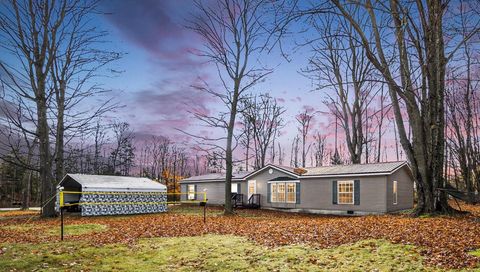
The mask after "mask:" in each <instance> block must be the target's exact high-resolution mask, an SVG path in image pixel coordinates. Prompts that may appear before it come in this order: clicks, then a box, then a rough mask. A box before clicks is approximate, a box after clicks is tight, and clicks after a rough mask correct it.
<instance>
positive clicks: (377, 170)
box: [182, 161, 408, 183]
mask: <svg viewBox="0 0 480 272" xmlns="http://www.w3.org/2000/svg"><path fill="white" fill-rule="evenodd" d="M406 165H408V164H407V162H406V161H396V162H380V163H369V164H349V165H332V166H320V167H306V168H300V169H303V170H304V171H305V173H303V174H299V173H298V171H295V169H296V168H294V167H290V166H282V165H275V164H269V165H266V166H265V167H263V168H261V169H258V170H256V171H253V172H241V173H235V174H234V175H233V179H232V180H233V181H242V180H246V179H248V178H250V177H252V176H254V175H256V174H258V173H260V172H262V171H264V170H265V169H268V168H273V169H276V170H279V171H281V172H284V173H286V174H288V175H290V176H292V177H295V178H314V177H348V176H380V175H390V174H392V173H393V172H395V171H397V170H398V169H400V168H401V167H403V166H406ZM224 180H225V174H224V173H214V174H207V175H202V176H195V177H190V178H187V179H184V180H182V182H187V183H188V182H202V181H203V182H207V181H224Z"/></svg>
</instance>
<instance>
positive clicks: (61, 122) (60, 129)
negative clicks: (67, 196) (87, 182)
mask: <svg viewBox="0 0 480 272" xmlns="http://www.w3.org/2000/svg"><path fill="white" fill-rule="evenodd" d="M59 85H60V88H59V90H58V91H56V100H57V131H56V139H55V179H56V182H60V180H61V179H62V178H63V176H64V175H65V165H64V161H65V158H64V145H65V139H64V137H65V89H66V83H65V81H63V80H61V81H60V84H59Z"/></svg>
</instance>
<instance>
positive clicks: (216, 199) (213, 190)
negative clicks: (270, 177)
mask: <svg viewBox="0 0 480 272" xmlns="http://www.w3.org/2000/svg"><path fill="white" fill-rule="evenodd" d="M232 183H239V184H240V191H241V193H242V194H244V195H245V199H246V194H247V188H246V187H247V185H246V182H237V181H234V182H232ZM188 184H195V185H196V186H197V187H196V189H197V193H201V192H203V191H204V189H207V191H206V192H207V199H208V204H212V205H223V204H225V183H224V182H218V181H217V182H189V183H185V184H182V185H181V186H180V190H181V191H182V193H187V188H188V187H187V186H188ZM185 200H187V195H186V194H182V201H185ZM197 200H203V195H201V194H200V195H197Z"/></svg>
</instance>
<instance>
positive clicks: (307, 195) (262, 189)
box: [181, 166, 413, 213]
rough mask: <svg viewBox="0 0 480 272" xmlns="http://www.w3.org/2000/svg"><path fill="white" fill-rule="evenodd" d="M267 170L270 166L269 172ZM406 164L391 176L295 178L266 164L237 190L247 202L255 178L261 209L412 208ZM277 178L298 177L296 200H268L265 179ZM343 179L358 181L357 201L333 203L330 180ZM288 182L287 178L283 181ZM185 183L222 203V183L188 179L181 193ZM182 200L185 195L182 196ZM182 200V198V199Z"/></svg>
mask: <svg viewBox="0 0 480 272" xmlns="http://www.w3.org/2000/svg"><path fill="white" fill-rule="evenodd" d="M269 169H273V173H272V174H270V173H268V172H269ZM408 171H409V169H408V166H404V167H402V168H401V169H399V170H397V171H395V172H394V173H393V174H392V175H388V176H386V175H383V176H352V177H328V178H327V177H325V178H305V177H304V178H296V177H295V176H294V175H293V174H291V173H288V172H283V171H280V170H278V169H275V168H273V167H266V168H265V169H263V170H262V171H260V172H259V173H257V174H255V175H253V176H251V177H249V178H248V179H246V180H245V181H242V182H239V181H236V182H237V183H240V193H241V194H243V195H244V199H243V200H244V203H246V202H247V201H248V198H247V197H248V180H256V185H257V194H260V195H261V197H260V206H261V208H280V209H298V210H305V211H309V210H320V211H328V212H330V211H331V212H341V213H343V212H346V211H358V212H368V213H386V212H393V211H397V210H404V209H410V208H412V207H413V180H412V177H411V175H410V174H409V172H408ZM278 177H290V178H292V180H300V203H268V199H267V188H268V181H269V180H272V179H275V178H278ZM334 180H336V181H345V180H352V181H353V180H359V181H360V203H359V205H355V204H333V196H332V195H333V188H332V182H333V181H334ZM393 180H397V181H398V204H397V205H393V189H392V187H393ZM287 182H288V181H287ZM187 184H196V185H197V186H196V188H197V192H203V190H204V189H207V198H208V203H209V204H214V205H215V204H217V205H223V204H224V203H225V201H224V194H225V190H224V188H225V187H224V186H225V185H224V182H218V181H217V182H189V183H183V184H181V190H182V192H186V191H187ZM182 198H183V199H186V195H182ZM183 199H182V200H183Z"/></svg>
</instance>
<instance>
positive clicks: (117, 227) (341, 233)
mask: <svg viewBox="0 0 480 272" xmlns="http://www.w3.org/2000/svg"><path fill="white" fill-rule="evenodd" d="M462 208H464V209H468V210H469V211H470V212H472V213H473V215H469V216H461V217H425V218H411V217H409V216H407V215H382V216H363V217H336V216H318V215H300V214H292V213H281V212H273V211H264V210H240V211H238V215H236V216H221V211H220V210H218V209H215V208H213V207H210V208H209V212H208V217H207V223H206V224H204V223H203V217H202V210H201V209H200V208H178V207H175V208H172V209H171V211H170V212H169V213H165V214H154V215H137V216H121V217H113V216H112V217H88V218H87V217H83V218H82V217H79V216H68V217H67V218H66V221H65V222H66V224H67V225H77V227H70V228H71V229H75V228H82V227H81V226H80V225H84V224H89V225H95V226H105V227H98V228H96V229H93V230H91V231H90V232H89V233H88V234H87V235H74V234H75V233H72V232H71V233H70V234H69V230H68V229H67V230H66V235H67V236H66V241H70V242H71V241H82V242H85V243H88V244H91V245H104V244H112V243H125V244H128V245H129V246H134V245H135V244H136V242H137V241H138V239H139V238H153V237H178V236H199V235H204V234H221V235H236V236H244V237H246V238H248V239H249V240H250V241H254V242H256V243H257V244H260V245H263V246H267V247H273V248H276V247H279V246H285V245H294V244H307V245H309V246H310V247H312V248H317V249H321V248H335V247H337V246H340V245H345V244H352V243H356V242H359V241H362V240H372V239H375V240H378V239H382V240H386V241H389V242H391V243H394V244H403V245H414V246H416V248H417V249H418V252H419V253H420V255H421V256H422V258H423V260H424V261H423V263H424V264H425V265H428V266H437V267H441V268H474V267H476V266H477V262H478V261H479V257H476V256H474V254H470V253H469V252H471V251H474V250H477V249H479V248H480V220H479V217H478V216H479V215H480V208H479V207H474V206H469V207H467V206H465V205H464V206H462ZM0 216H2V215H1V214H0ZM26 221H27V220H26V219H25V218H16V217H11V218H8V219H5V218H4V220H0V245H1V244H13V243H27V244H28V243H39V242H54V241H58V240H59V237H58V235H54V234H53V233H52V231H51V230H52V229H54V228H57V229H58V228H59V219H39V218H34V219H32V220H30V221H29V223H27V224H25V225H24V226H23V227H20V226H22V224H23V223H25V222H26ZM12 226H16V227H12ZM56 234H58V232H57V233H56ZM0 254H1V253H0ZM0 258H1V255H0Z"/></svg>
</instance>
